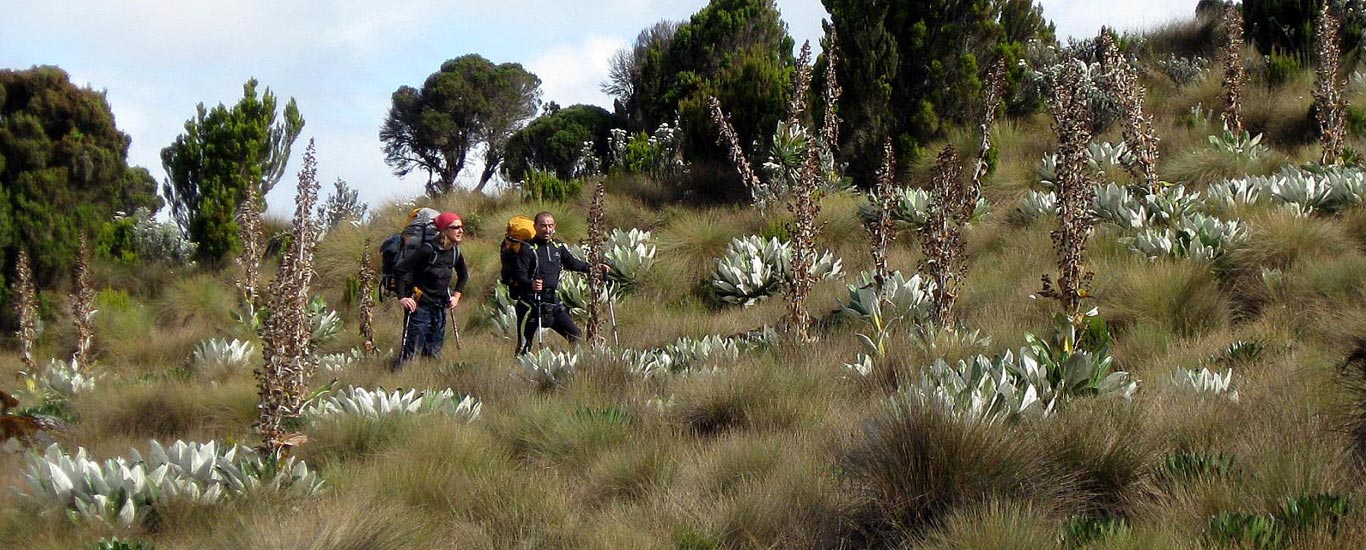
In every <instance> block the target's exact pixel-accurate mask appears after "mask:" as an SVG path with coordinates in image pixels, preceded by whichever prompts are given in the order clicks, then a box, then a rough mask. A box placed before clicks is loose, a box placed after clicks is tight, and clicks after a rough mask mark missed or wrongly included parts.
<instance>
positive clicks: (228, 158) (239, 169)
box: [161, 79, 304, 263]
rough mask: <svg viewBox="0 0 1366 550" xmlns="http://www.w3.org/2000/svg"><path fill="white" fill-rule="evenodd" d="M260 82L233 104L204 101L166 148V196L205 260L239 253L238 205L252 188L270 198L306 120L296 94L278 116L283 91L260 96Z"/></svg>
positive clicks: (245, 87)
mask: <svg viewBox="0 0 1366 550" xmlns="http://www.w3.org/2000/svg"><path fill="white" fill-rule="evenodd" d="M256 86H257V82H256V79H250V80H248V81H247V83H246V84H244V85H243V86H242V99H241V100H239V101H238V102H237V104H236V105H234V106H232V108H228V107H226V106H224V105H223V104H222V103H220V104H218V106H217V107H214V108H213V109H206V108H205V107H204V104H203V103H200V104H199V105H198V106H197V107H196V109H197V111H198V112H197V114H196V115H195V117H194V118H192V119H189V120H187V121H185V133H184V134H181V135H180V136H178V137H176V140H175V142H174V143H172V144H171V145H169V146H167V147H166V148H164V149H162V150H161V164H162V166H163V167H164V168H165V169H166V177H167V180H166V182H165V184H164V185H163V186H162V193H163V194H164V195H165V196H166V200H167V202H169V203H170V205H171V214H172V216H173V217H174V218H175V220H176V223H177V224H179V225H180V228H181V230H182V231H184V232H185V234H186V235H187V236H188V237H189V238H190V240H191V241H194V242H195V243H196V244H198V245H199V247H198V251H197V256H198V257H199V259H200V260H201V261H204V262H208V263H218V262H220V261H222V260H223V259H224V258H225V257H227V256H228V255H229V254H232V253H234V252H236V251H238V250H239V249H240V247H241V243H239V242H238V239H237V210H238V208H239V207H240V206H241V205H242V202H243V201H245V200H246V196H247V195H246V190H247V186H248V185H255V186H257V188H258V189H259V190H260V193H261V194H260V196H262V197H264V196H266V193H268V192H269V191H270V189H271V188H272V187H274V186H275V183H276V182H278V181H280V178H281V176H283V175H284V170H285V165H286V164H288V162H289V154H290V146H291V145H293V143H294V140H295V139H297V138H298V137H299V133H300V132H301V131H303V127H304V119H303V117H302V116H300V114H299V108H298V106H297V105H296V104H295V103H294V100H293V99H292V98H291V99H290V100H289V102H288V103H287V104H285V108H284V112H283V115H284V116H283V119H282V120H277V116H278V115H277V111H276V100H275V94H274V93H272V92H271V91H270V89H269V88H267V89H266V91H265V93H264V94H262V95H261V96H260V97H257V94H256Z"/></svg>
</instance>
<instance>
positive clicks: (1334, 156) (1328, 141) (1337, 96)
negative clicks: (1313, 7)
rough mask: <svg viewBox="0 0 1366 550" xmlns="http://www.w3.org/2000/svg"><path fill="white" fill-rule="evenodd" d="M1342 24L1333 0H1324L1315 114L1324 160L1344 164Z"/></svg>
mask: <svg viewBox="0 0 1366 550" xmlns="http://www.w3.org/2000/svg"><path fill="white" fill-rule="evenodd" d="M1341 27H1342V24H1341V22H1340V21H1339V20H1338V17H1337V16H1336V15H1334V14H1333V10H1332V6H1331V3H1330V2H1328V0H1324V2H1323V5H1322V7H1321V8H1320V9H1319V17H1318V21H1317V22H1316V24H1315V25H1314V31H1315V32H1314V51H1315V53H1317V54H1318V58H1319V59H1318V61H1319V63H1318V67H1316V68H1315V75H1316V77H1317V78H1316V79H1315V81H1314V117H1315V118H1317V119H1318V123H1319V141H1320V143H1321V144H1322V145H1323V154H1322V155H1321V156H1320V157H1319V162H1320V163H1322V164H1342V152H1343V149H1344V148H1345V147H1346V137H1347V117H1346V107H1347V105H1346V100H1345V99H1344V98H1343V96H1342V89H1343V84H1342V79H1341V78H1339V77H1338V71H1339V69H1340V68H1341V65H1342V46H1341V40H1342V36H1341Z"/></svg>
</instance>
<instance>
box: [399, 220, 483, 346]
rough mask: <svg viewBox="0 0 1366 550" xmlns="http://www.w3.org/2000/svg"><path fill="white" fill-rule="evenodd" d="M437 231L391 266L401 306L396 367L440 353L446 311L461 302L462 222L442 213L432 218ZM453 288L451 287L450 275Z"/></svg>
mask: <svg viewBox="0 0 1366 550" xmlns="http://www.w3.org/2000/svg"><path fill="white" fill-rule="evenodd" d="M434 223H435V225H436V230H437V234H436V237H435V238H433V239H432V240H431V241H430V242H425V243H422V245H421V246H419V247H418V248H417V250H414V251H413V252H412V253H410V254H408V255H407V256H404V257H403V259H401V260H399V261H398V263H397V264H395V265H394V273H395V275H396V276H397V277H398V282H399V284H398V289H399V304H402V305H403V309H404V311H406V314H405V315H404V327H403V349H402V351H401V352H400V353H399V356H398V361H397V362H396V363H395V365H394V366H395V368H398V367H399V366H401V365H402V364H403V363H404V362H406V361H408V360H410V359H412V358H413V356H414V355H417V354H419V353H421V354H422V355H423V356H426V357H436V356H438V355H440V354H441V345H442V344H443V343H445V337H446V312H447V310H449V309H453V308H455V306H457V305H460V296H461V294H462V293H463V292H464V291H465V283H466V282H467V281H468V280H469V278H470V275H469V270H468V269H466V267H465V257H464V256H462V255H461V254H460V241H462V240H464V238H465V223H464V222H463V221H461V220H460V216H457V215H456V214H455V213H454V212H442V213H441V214H440V215H439V216H437V217H436V220H435V222H434ZM452 274H454V275H455V288H454V289H452V288H451V275H452Z"/></svg>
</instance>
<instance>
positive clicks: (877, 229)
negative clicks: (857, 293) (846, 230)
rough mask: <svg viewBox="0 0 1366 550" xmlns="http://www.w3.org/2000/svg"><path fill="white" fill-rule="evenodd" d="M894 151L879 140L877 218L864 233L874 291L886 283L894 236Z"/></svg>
mask: <svg viewBox="0 0 1366 550" xmlns="http://www.w3.org/2000/svg"><path fill="white" fill-rule="evenodd" d="M895 184H896V151H894V150H893V149H892V140H890V139H888V140H884V141H883V142H882V166H881V167H879V168H878V170H877V190H876V193H877V202H878V217H877V221H875V222H873V223H870V224H868V226H867V229H868V235H869V236H870V237H872V245H873V246H872V252H873V283H874V284H876V285H877V290H878V295H879V296H881V295H882V287H883V285H885V284H886V283H887V275H888V272H887V247H888V246H891V244H892V241H893V240H896V222H895V221H893V218H892V208H893V207H894V206H895V205H896V196H895V192H896V188H895Z"/></svg>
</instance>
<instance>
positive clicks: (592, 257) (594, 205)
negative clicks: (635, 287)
mask: <svg viewBox="0 0 1366 550" xmlns="http://www.w3.org/2000/svg"><path fill="white" fill-rule="evenodd" d="M605 195H606V186H605V185H603V184H602V182H601V181H600V182H598V185H597V188H595V189H593V200H592V202H590V203H589V206H588V265H590V266H592V267H593V268H592V269H589V270H588V326H587V329H586V332H587V335H588V341H589V342H592V343H595V344H601V343H602V342H603V341H605V340H606V339H605V337H604V336H603V334H602V311H601V308H600V307H599V305H598V304H599V303H600V301H601V300H602V299H603V298H604V296H603V295H604V294H605V293H606V291H607V285H606V281H605V280H604V279H603V273H602V270H601V269H598V266H600V265H603V264H605V263H607V258H606V253H605V252H606V251H604V250H603V244H604V243H605V242H607V228H606V227H605V225H606V224H604V223H603V198H604V197H605Z"/></svg>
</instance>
